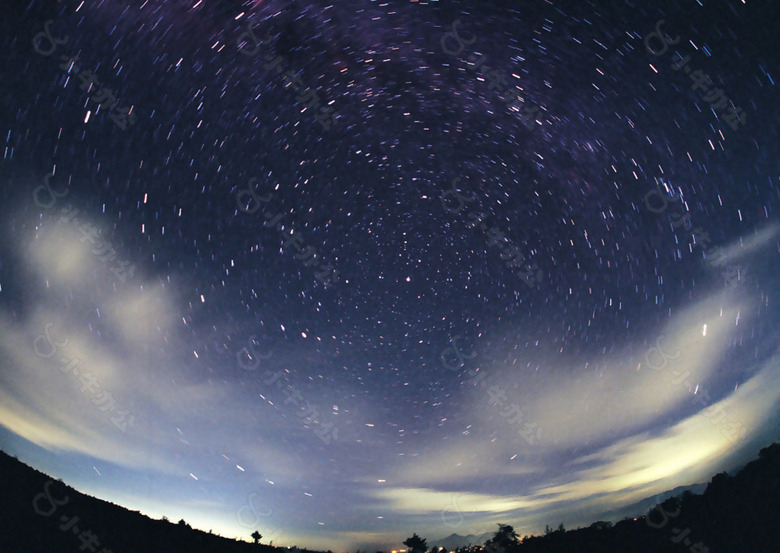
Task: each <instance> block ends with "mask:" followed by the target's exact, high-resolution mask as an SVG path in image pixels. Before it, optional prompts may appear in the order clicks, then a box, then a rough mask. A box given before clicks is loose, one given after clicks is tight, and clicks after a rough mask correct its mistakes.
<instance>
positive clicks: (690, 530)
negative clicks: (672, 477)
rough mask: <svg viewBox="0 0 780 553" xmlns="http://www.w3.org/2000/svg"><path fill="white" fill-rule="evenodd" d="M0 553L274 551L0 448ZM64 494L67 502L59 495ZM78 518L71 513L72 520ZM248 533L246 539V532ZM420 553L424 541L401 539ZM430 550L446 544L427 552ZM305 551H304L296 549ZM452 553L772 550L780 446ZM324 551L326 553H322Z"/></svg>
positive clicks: (277, 551)
mask: <svg viewBox="0 0 780 553" xmlns="http://www.w3.org/2000/svg"><path fill="white" fill-rule="evenodd" d="M0 477H1V478H2V481H1V482H2V492H0V497H2V502H0V553H17V552H19V553H21V552H25V553H31V552H41V553H44V552H45V553H50V552H57V553H66V552H69V551H74V552H75V551H88V552H94V553H141V552H143V553H146V552H153V551H154V552H157V551H160V552H165V553H179V552H182V553H183V552H187V553H190V552H193V553H211V552H214V553H216V552H220V553H233V552H235V553H249V552H253V553H282V552H285V553H286V552H287V551H288V550H287V549H286V548H277V547H271V546H267V545H262V544H252V543H247V542H240V541H236V540H231V539H228V538H223V537H220V536H217V535H214V534H211V533H207V532H202V531H200V530H194V529H192V528H191V527H190V526H189V525H188V524H187V523H185V522H184V521H183V520H182V521H179V523H178V524H173V523H171V522H168V521H166V520H153V519H150V518H148V517H146V516H144V515H141V514H140V513H138V512H135V511H128V510H127V509H124V508H122V507H119V506H117V505H114V504H112V503H108V502H105V501H101V500H99V499H95V498H93V497H89V496H86V495H83V494H81V493H79V492H77V491H75V490H73V489H72V488H70V487H68V486H66V485H64V484H63V483H61V482H58V481H54V480H52V479H51V478H49V477H48V476H46V475H45V474H42V473H40V472H38V471H36V470H34V469H31V468H30V467H28V466H27V465H24V464H23V463H21V462H19V461H18V460H16V459H14V458H12V457H9V456H8V455H6V454H4V453H2V452H0ZM66 497H67V499H68V500H67V502H65V498H66ZM75 517H78V518H75ZM247 537H249V536H247ZM404 543H405V544H406V545H407V547H409V549H410V550H411V551H413V553H425V550H426V548H427V545H426V540H425V539H424V538H421V537H420V536H417V535H416V534H414V535H413V536H412V537H411V538H409V539H408V540H406V542H404ZM435 549H436V550H437V553H444V550H443V549H442V550H439V549H438V548H435ZM302 551H305V550H302ZM455 551H456V552H458V553H537V552H539V553H626V552H630V553H645V552H646V553H658V552H669V553H676V552H689V553H770V552H771V553H774V552H778V551H780V444H773V445H771V446H769V447H766V448H764V449H762V450H761V452H760V453H759V458H758V459H756V460H755V461H752V462H750V463H748V464H747V465H746V466H745V467H744V468H743V469H742V470H741V471H740V472H739V473H737V474H736V475H735V476H733V477H731V476H728V475H727V474H726V473H721V474H718V475H716V476H715V477H714V478H713V479H712V481H711V482H710V484H709V485H708V486H707V488H706V490H705V491H704V493H703V494H701V495H696V494H692V493H690V492H685V493H683V494H682V495H681V496H679V497H673V498H670V499H667V500H666V501H664V502H663V503H662V504H660V505H657V506H656V507H654V508H653V509H652V510H650V512H649V513H648V515H647V516H646V517H645V516H640V517H638V518H637V519H625V520H622V521H620V522H618V523H616V524H612V523H610V522H605V521H598V522H594V523H593V524H591V525H590V526H589V527H587V528H579V529H576V530H569V531H566V530H565V529H564V528H563V525H561V526H559V527H558V528H557V529H553V528H550V527H548V528H547V530H546V532H545V534H544V535H541V536H530V537H528V536H526V537H523V538H522V539H521V538H520V537H519V536H518V535H517V534H516V533H515V531H514V529H513V527H512V526H510V525H508V524H500V525H499V528H498V530H497V531H496V533H495V535H494V536H493V537H492V538H491V539H489V540H488V541H487V542H486V543H485V545H483V546H472V547H468V548H460V549H456V550H455ZM328 553H330V552H328Z"/></svg>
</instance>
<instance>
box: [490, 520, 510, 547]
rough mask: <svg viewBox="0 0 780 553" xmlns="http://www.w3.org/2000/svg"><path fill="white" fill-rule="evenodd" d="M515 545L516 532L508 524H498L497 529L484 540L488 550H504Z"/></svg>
mask: <svg viewBox="0 0 780 553" xmlns="http://www.w3.org/2000/svg"><path fill="white" fill-rule="evenodd" d="M516 545H517V532H515V529H514V528H512V527H511V526H510V525H509V524H501V523H499V524H498V530H496V533H495V534H494V535H493V537H492V538H490V539H489V540H488V541H486V542H485V549H487V550H488V551H506V550H507V549H510V548H512V547H514V546H516Z"/></svg>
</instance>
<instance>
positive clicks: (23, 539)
mask: <svg viewBox="0 0 780 553" xmlns="http://www.w3.org/2000/svg"><path fill="white" fill-rule="evenodd" d="M0 483H1V484H2V489H0V497H2V501H0V553H17V552H18V553H34V552H35V553H37V552H40V553H68V552H71V551H73V552H81V553H83V552H88V553H90V552H91V553H152V552H154V553H157V552H160V553H185V552H186V553H250V552H251V553H281V552H282V551H284V552H285V553H287V549H282V548H277V547H271V546H268V545H263V544H254V543H249V542H242V541H237V540H232V539H229V538H224V537H221V536H218V535H216V534H211V533H208V532H203V531H200V530H196V529H193V528H191V527H190V526H189V525H188V524H187V523H186V522H185V521H183V520H181V521H179V523H178V524H176V523H172V522H169V521H167V520H154V519H151V518H149V517H147V516H145V515H142V514H140V513H139V512H137V511H129V510H127V509H125V508H124V507H120V506H118V505H114V504H113V503H109V502H107V501H102V500H100V499H96V498H94V497H90V496H88V495H84V494H81V493H79V492H77V491H76V490H74V489H73V488H71V487H69V486H66V485H65V484H63V483H62V482H60V481H57V480H54V479H52V478H50V477H49V476H47V475H45V474H43V473H41V472H38V471H37V470H35V469H32V468H30V467H28V466H27V465H25V464H23V463H21V462H20V461H18V460H17V459H15V458H13V457H10V456H9V455H6V454H5V453H3V452H0ZM66 498H67V501H65V499H66ZM76 517H77V518H76ZM246 537H247V539H251V538H250V535H249V531H247V536H246ZM301 551H305V550H301Z"/></svg>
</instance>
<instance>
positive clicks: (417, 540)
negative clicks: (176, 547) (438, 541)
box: [404, 532, 428, 553]
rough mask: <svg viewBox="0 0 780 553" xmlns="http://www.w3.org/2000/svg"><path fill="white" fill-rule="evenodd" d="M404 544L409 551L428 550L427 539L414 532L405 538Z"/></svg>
mask: <svg viewBox="0 0 780 553" xmlns="http://www.w3.org/2000/svg"><path fill="white" fill-rule="evenodd" d="M404 545H405V546H406V547H408V548H409V552H410V553H425V552H426V551H427V550H428V540H426V539H425V538H421V537H420V536H418V535H417V533H416V532H415V533H414V534H412V537H411V538H407V540H406V541H405V542H404Z"/></svg>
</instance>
